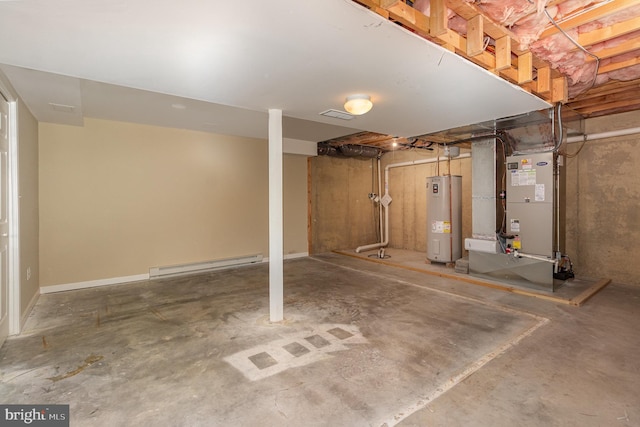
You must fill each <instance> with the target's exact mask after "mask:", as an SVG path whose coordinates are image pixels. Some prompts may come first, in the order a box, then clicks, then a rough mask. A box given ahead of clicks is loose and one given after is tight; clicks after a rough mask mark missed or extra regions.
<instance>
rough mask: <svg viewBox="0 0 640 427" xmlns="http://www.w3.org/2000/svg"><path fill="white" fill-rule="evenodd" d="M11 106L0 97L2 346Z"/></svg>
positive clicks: (6, 293)
mask: <svg viewBox="0 0 640 427" xmlns="http://www.w3.org/2000/svg"><path fill="white" fill-rule="evenodd" d="M8 151H9V104H8V103H7V102H6V101H5V100H4V98H2V96H1V95H0V346H2V344H3V343H4V341H5V339H6V338H7V336H8V335H9V316H8V312H9V262H8V255H9V237H8V236H9V222H8V220H7V214H8V211H9V210H8V206H7V205H8V201H9V185H8V184H9V171H8V167H7V166H8V163H7V162H8Z"/></svg>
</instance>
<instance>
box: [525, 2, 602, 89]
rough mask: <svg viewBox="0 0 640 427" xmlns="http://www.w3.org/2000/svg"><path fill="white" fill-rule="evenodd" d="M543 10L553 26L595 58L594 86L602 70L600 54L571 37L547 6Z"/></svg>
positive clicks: (591, 86)
mask: <svg viewBox="0 0 640 427" xmlns="http://www.w3.org/2000/svg"><path fill="white" fill-rule="evenodd" d="M528 1H529V3H533V2H532V1H531V0H528ZM543 11H544V14H545V15H546V16H547V19H549V22H551V23H552V24H553V26H554V27H556V28H557V29H558V31H560V32H561V33H562V34H563V35H564V36H565V37H566V38H567V39H568V40H569V41H570V42H571V43H573V45H574V46H575V47H577V48H578V49H580V50H581V51H583V52H584V53H586V54H587V55H589V56H591V57H592V58H593V59H595V61H596V68H595V72H594V75H593V79H592V80H591V85H590V86H589V89H591V88H593V86H594V85H595V84H596V80H597V78H598V72H599V71H600V57H599V56H598V55H596V54H594V53H591V52H589V51H588V50H587V49H585V48H584V46H582V45H581V44H580V43H578V42H577V41H575V40H574V39H573V37H571V36H570V35H569V34H568V33H567V32H566V31H565V30H563V29H562V27H560V25H558V23H557V22H556V21H555V19H553V17H552V16H551V14H550V13H549V11H548V10H547V7H546V6H545V7H544V9H543ZM589 89H587V90H589Z"/></svg>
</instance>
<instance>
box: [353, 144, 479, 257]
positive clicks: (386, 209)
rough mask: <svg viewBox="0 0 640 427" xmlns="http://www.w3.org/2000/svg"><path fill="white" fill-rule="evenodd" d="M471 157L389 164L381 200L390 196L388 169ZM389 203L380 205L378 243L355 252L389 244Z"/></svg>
mask: <svg viewBox="0 0 640 427" xmlns="http://www.w3.org/2000/svg"><path fill="white" fill-rule="evenodd" d="M470 157H471V153H463V154H460V155H459V156H457V157H454V158H449V157H433V158H430V159H422V160H412V161H410V162H400V163H391V164H389V165H387V166H385V168H384V196H383V197H382V198H381V200H385V199H386V200H390V199H391V196H389V169H392V168H401V167H405V166H416V165H423V164H425V163H436V162H442V161H445V160H450V159H451V160H457V159H467V158H470ZM389 203H391V202H390V201H389V202H388V203H382V205H383V207H384V233H383V235H381V236H380V240H381V241H380V242H379V243H372V244H370V245H364V246H358V247H357V248H356V252H357V253H360V252H363V251H368V250H371V249H378V248H384V247H386V246H387V245H388V244H389Z"/></svg>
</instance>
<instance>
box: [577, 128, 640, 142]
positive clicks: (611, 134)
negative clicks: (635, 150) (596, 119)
mask: <svg viewBox="0 0 640 427" xmlns="http://www.w3.org/2000/svg"><path fill="white" fill-rule="evenodd" d="M634 133H640V127H635V128H628V129H619V130H612V131H608V132H600V133H593V134H591V135H578V136H571V137H568V138H567V142H568V143H572V142H582V141H591V140H594V139H604V138H614V137H616V136H625V135H633V134H634Z"/></svg>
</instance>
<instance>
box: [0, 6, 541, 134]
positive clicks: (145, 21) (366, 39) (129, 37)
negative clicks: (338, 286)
mask: <svg viewBox="0 0 640 427" xmlns="http://www.w3.org/2000/svg"><path fill="white" fill-rule="evenodd" d="M0 64H2V65H0V69H1V70H2V71H3V72H4V73H5V74H6V75H7V76H8V78H9V80H10V81H11V83H12V85H13V86H14V88H15V89H16V91H17V92H18V93H19V94H20V95H21V96H22V97H23V99H24V100H25V102H26V103H27V105H28V106H29V108H30V109H31V111H32V112H33V113H34V115H36V117H37V119H38V120H40V121H46V122H57V123H66V124H72V125H81V124H82V121H83V118H84V117H96V118H106V119H113V120H125V121H132V122H140V123H147V124H155V125H164V126H171V127H180V128H188V129H196V130H203V131H209V132H215V133H223V134H235V135H241V136H250V137H260V138H265V137H266V136H267V111H268V109H270V108H277V109H282V110H283V115H284V117H285V118H284V129H283V133H284V136H285V137H286V138H295V139H303V140H309V141H321V140H325V139H329V138H335V137H338V136H342V135H347V134H351V133H355V132H358V131H359V130H366V131H371V132H378V133H383V134H388V135H398V136H407V137H408V136H414V135H423V134H427V133H431V132H436V131H440V130H445V129H450V128H454V127H458V126H463V125H468V124H473V123H478V122H484V121H487V120H492V119H497V118H502V117H507V116H512V115H516V114H520V113H525V112H529V111H533V110H540V109H544V108H548V107H549V104H547V103H546V102H545V101H543V100H541V99H539V98H537V97H535V96H533V95H531V94H529V93H527V92H525V91H524V90H523V89H521V88H520V87H517V86H514V85H512V84H510V83H508V82H506V81H505V80H502V79H501V78H499V77H496V76H495V75H493V74H491V73H489V72H488V71H486V70H484V69H482V68H480V67H478V66H476V65H474V64H471V63H470V62H468V61H466V60H465V59H463V58H461V57H459V56H456V55H455V54H453V53H451V52H450V51H448V50H446V49H443V48H441V47H439V46H437V45H435V44H433V43H431V42H429V41H426V40H424V39H422V38H420V37H418V36H416V35H414V34H412V33H410V32H408V31H407V30H405V29H404V28H402V27H400V26H398V25H396V24H395V23H393V22H391V21H389V20H386V19H384V18H383V17H381V16H379V15H377V14H375V13H373V12H371V11H369V10H367V9H366V8H363V7H362V6H360V5H358V4H356V3H354V2H352V1H351V0H304V1H301V0H271V1H268V2H267V1H261V0H254V1H221V0H217V1H203V0H182V1H180V2H176V1H167V0H121V1H115V0H22V1H21V0H17V1H0ZM354 93H366V94H369V95H371V97H372V99H373V101H374V107H373V110H372V111H371V112H370V113H368V114H366V115H364V116H359V117H356V118H354V119H353V120H350V121H343V120H339V119H333V118H328V117H324V116H321V115H319V113H320V112H322V111H324V110H327V109H338V110H342V109H343V107H342V104H343V102H344V98H345V97H346V96H347V95H350V94H354ZM51 104H58V106H57V107H56V108H53V106H52V105H51ZM60 106H62V107H60ZM64 106H69V107H72V108H67V107H64ZM176 107H178V108H176ZM182 107H185V108H182Z"/></svg>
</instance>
